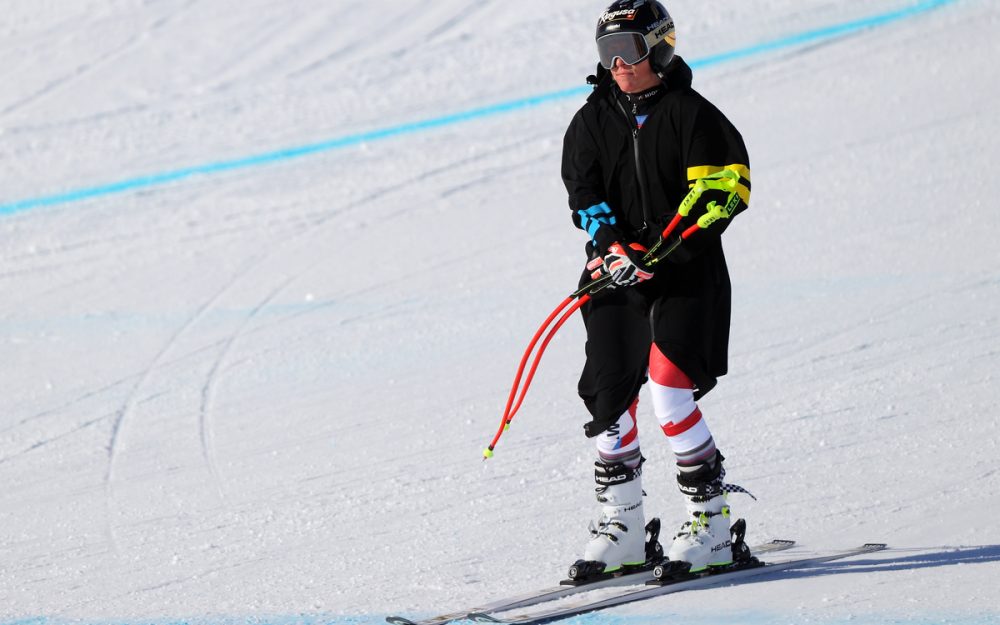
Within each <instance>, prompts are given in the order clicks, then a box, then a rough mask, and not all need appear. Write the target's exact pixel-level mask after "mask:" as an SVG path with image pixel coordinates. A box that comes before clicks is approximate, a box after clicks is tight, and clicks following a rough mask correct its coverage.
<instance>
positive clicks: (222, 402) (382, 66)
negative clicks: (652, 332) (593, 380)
mask: <svg viewBox="0 0 1000 625" xmlns="http://www.w3.org/2000/svg"><path fill="white" fill-rule="evenodd" d="M931 5H939V6H933V7H932V6H931ZM914 7H915V8H918V9H926V8H933V10H930V11H921V12H914V13H913V14H912V15H907V16H905V19H898V20H892V21H886V22H885V23H880V24H878V25H876V26H873V27H871V28H866V29H863V30H860V31H853V32H848V33H843V34H841V35H838V36H835V37H826V36H822V37H821V36H815V37H806V38H803V39H802V41H799V42H797V43H790V42H788V41H786V43H785V44H783V45H782V46H781V47H779V48H777V49H774V50H771V51H766V52H761V51H758V52H757V53H754V54H749V53H747V54H741V55H737V56H736V57H735V58H732V59H730V60H726V61H724V62H718V63H715V64H711V65H709V66H707V67H704V68H702V69H699V70H698V71H697V72H696V76H695V85H696V87H697V88H698V89H700V90H701V91H702V92H703V93H705V94H706V95H707V96H709V97H710V98H711V99H712V100H713V101H715V102H716V103H717V104H718V105H719V106H720V108H722V109H723V110H724V111H725V112H726V113H727V115H728V116H729V117H730V118H731V119H733V121H734V122H735V123H736V124H737V126H738V127H739V128H740V129H741V130H742V132H743V134H744V136H745V138H746V140H747V143H748V146H749V148H750V152H751V158H752V165H753V173H754V180H753V182H754V195H753V203H752V209H751V210H750V211H749V212H747V213H746V214H745V215H743V216H742V217H740V219H739V220H738V222H737V223H735V224H734V225H733V227H732V228H730V229H729V230H728V232H727V234H726V243H727V254H728V257H729V260H730V266H731V270H732V274H733V282H734V299H735V303H734V319H733V336H732V344H731V362H730V370H731V371H730V375H729V376H727V377H725V378H723V379H722V380H721V382H720V384H719V387H718V388H717V390H715V391H713V392H712V394H710V395H709V396H708V397H707V398H706V399H705V400H704V401H703V402H702V408H703V411H704V412H705V414H706V418H707V419H708V420H709V423H710V424H711V427H712V429H713V432H714V434H715V437H716V440H717V441H718V442H719V444H720V447H721V448H722V449H723V450H724V451H725V452H726V454H727V456H728V458H729V462H728V469H729V472H730V478H731V479H732V480H733V481H735V482H737V483H739V484H742V485H743V486H746V487H748V488H749V489H751V490H752V491H754V492H755V494H756V495H757V496H758V497H759V499H760V501H759V502H756V503H755V502H752V501H749V500H746V499H745V498H740V499H735V500H734V501H733V504H734V509H735V510H736V511H737V512H738V513H739V514H740V515H741V516H746V518H747V519H748V521H749V524H750V534H751V540H754V541H756V540H765V539H768V538H774V537H785V538H794V539H797V540H798V541H800V543H801V544H802V545H804V546H805V548H811V549H816V550H822V549H825V548H832V547H838V546H850V545H855V544H860V543H863V542H869V541H886V542H889V543H890V544H891V546H892V547H893V548H894V549H893V550H891V551H888V552H886V553H884V554H879V555H878V556H871V557H867V558H863V559H861V561H858V560H854V561H849V562H845V563H839V564H834V565H830V566H826V567H823V568H821V569H815V570H808V571H801V572H793V573H785V574H781V575H776V576H772V577H767V578H764V579H762V580H761V581H759V582H756V583H752V584H746V585H743V586H740V587H733V588H718V589H710V590H703V591H697V592H691V593H683V594H679V595H673V596H669V597H664V598H661V599H654V600H650V601H647V602H643V603H639V604H635V605H632V606H627V607H622V608H618V609H615V610H609V611H607V612H605V613H602V614H596V615H590V616H587V617H582V618H579V619H576V620H575V621H573V622H577V623H591V624H596V623H630V624H632V623H663V622H696V623H701V624H708V623H804V622H818V623H841V622H848V621H849V622H854V623H859V622H860V623H908V624H915V623H919V624H924V623H945V622H948V623H962V624H971V623H996V622H1000V609H998V608H997V603H996V592H997V588H998V583H997V579H998V575H1000V540H998V538H997V536H998V532H997V529H998V522H997V518H998V513H1000V504H998V503H997V497H998V495H1000V472H998V468H997V458H998V438H1000V410H998V403H1000V401H998V398H1000V391H998V381H997V372H998V371H997V370H998V364H1000V253H998V251H997V247H996V241H995V239H996V236H997V232H998V229H1000V216H998V213H997V211H996V210H995V206H994V202H995V200H994V199H993V198H994V196H995V194H996V190H995V188H994V187H995V186H996V185H995V184H993V181H992V179H991V178H990V176H991V175H992V174H991V173H990V172H991V170H990V167H991V166H995V165H996V163H997V162H1000V148H998V147H997V137H998V136H1000V122H998V118H997V96H998V94H1000V85H998V78H1000V69H998V65H997V63H996V59H997V58H998V54H1000V43H998V41H1000V7H998V5H997V4H996V2H992V1H990V0H955V1H954V2H947V1H945V2H931V3H928V2H915V1H907V0H892V1H889V0H884V1H882V0H878V1H876V0H870V1H868V2H863V3H862V2H852V3H842V2H836V3H835V2H827V1H821V0H760V1H758V2H753V3H737V2H732V3H703V2H694V1H681V0H675V1H674V2H672V3H671V4H670V8H671V11H672V12H673V14H674V17H675V19H676V21H677V23H678V28H679V41H680V44H679V45H680V52H681V53H682V54H683V55H684V56H685V57H686V58H687V59H688V60H690V61H696V60H699V59H709V58H711V57H712V56H713V55H718V54H722V53H726V52H729V51H733V50H750V49H753V48H754V47H755V46H760V45H761V44H766V43H767V42H774V41H780V40H783V39H785V38H787V37H789V36H793V35H797V34H801V33H816V32H818V31H819V30H820V29H824V28H827V27H830V26H832V25H837V24H843V23H846V22H851V21H853V20H861V19H867V18H869V17H871V16H876V15H880V14H884V13H887V12H893V11H897V10H899V9H905V8H914ZM602 8H603V2H579V1H576V0H552V1H550V2H547V3H537V2H526V1H520V0H517V1H505V2H489V1H483V0H480V1H478V2H470V1H467V0H438V1H436V2H433V3H422V2H413V1H405V2H404V1H402V0H400V1H399V2H394V3H353V2H352V3H348V2H317V1H308V0H285V1H284V2H280V3H279V2H270V1H267V2H266V1H263V0H242V1H239V2H237V1H236V0H202V1H197V0H156V1H154V0H78V1H76V2H72V3H69V2H55V1H53V0H30V1H29V0H7V1H6V2H4V7H3V10H2V12H0V56H2V58H3V59H4V61H3V63H2V66H0V77H2V85H3V88H2V90H0V168H2V171H3V172H4V175H3V176H2V178H0V205H2V206H4V207H5V208H6V209H7V210H0V288H2V289H3V293H4V296H3V298H2V300H0V345H2V348H0V355H2V369H0V370H2V375H0V479H2V484H3V488H2V489H0V622H2V623H4V624H11V623H35V622H42V621H49V622H66V621H82V622H86V623H95V624H97V623H101V624H103V623H109V622H114V623H122V624H131V623H173V622H178V621H182V620H183V621H185V622H204V623H212V624H216V623H219V624H228V623H243V622H268V623H276V624H282V625H284V624H289V625H291V624H293V623H296V624H297V623H304V624H314V623H376V622H379V621H380V620H381V618H382V617H384V615H386V614H389V613H404V614H407V615H410V616H424V615H430V614H433V613H436V612H440V611H444V610H449V609H453V608H458V607H461V606H463V605H469V604H475V603H477V602H481V601H483V600H486V599H490V598H494V597H496V596H497V595H504V594H508V593H512V592H520V591H524V590H529V589H532V588H535V587H539V586H549V585H551V583H552V582H553V581H554V580H555V579H556V578H558V577H559V576H560V575H562V573H563V572H564V568H565V565H566V564H567V563H568V562H570V561H572V560H573V559H574V558H576V557H577V556H578V555H579V551H580V549H581V547H582V544H583V542H584V541H585V540H586V525H587V522H588V521H589V520H590V519H591V518H592V517H594V516H596V514H597V509H596V505H595V503H594V501H593V493H592V485H591V474H592V459H593V447H592V443H591V442H590V441H588V440H587V439H585V438H584V436H583V435H582V430H581V424H582V423H583V422H584V421H585V420H586V415H585V413H584V410H583V407H582V404H581V402H580V401H579V400H578V399H577V397H576V394H575V383H576V378H577V375H578V372H579V369H580V367H581V364H582V359H583V334H582V328H581V327H580V324H579V322H573V323H570V324H567V326H565V327H564V329H563V330H562V331H561V332H560V334H559V336H558V337H557V339H556V340H555V341H554V342H553V343H552V345H551V346H550V347H549V350H548V352H547V354H546V357H545V359H544V361H543V363H542V367H541V369H540V373H539V375H538V377H537V379H536V381H535V383H534V385H533V387H532V391H531V394H530V395H529V397H528V400H527V403H526V404H525V407H524V408H523V410H522V412H521V414H520V415H519V416H518V418H517V420H516V421H515V423H514V427H513V428H512V429H511V431H510V432H508V433H507V434H506V435H505V438H504V439H502V441H501V442H500V445H499V447H498V449H497V455H496V457H495V458H494V459H492V460H491V461H489V462H487V463H483V462H482V461H481V459H480V453H481V450H482V448H483V447H484V446H485V444H486V443H487V442H488V441H489V438H490V437H491V436H492V433H493V432H494V430H495V427H496V424H497V422H498V420H499V415H500V411H501V409H502V407H503V403H504V401H505V400H506V396H507V391H508V389H509V384H510V380H511V376H512V374H513V370H514V368H515V365H516V363H517V361H518V359H519V358H520V356H521V352H522V350H523V348H524V346H525V344H526V343H527V341H528V339H529V338H530V336H531V334H532V333H533V332H534V330H535V329H536V327H537V325H538V324H539V323H540V322H541V320H542V319H543V318H544V317H545V315H546V314H547V313H548V312H549V311H550V310H551V308H552V307H553V306H555V305H556V304H557V303H558V302H559V301H560V300H561V299H562V298H563V297H564V296H565V295H566V294H567V293H568V292H569V291H570V290H571V289H572V287H573V285H574V283H575V280H576V278H577V276H578V273H579V270H580V268H581V265H582V262H583V256H582V251H581V250H582V243H583V236H582V235H581V233H579V232H578V231H575V230H574V229H573V228H572V226H571V225H570V222H569V219H568V211H567V209H566V207H565V194H564V190H563V188H562V184H561V182H560V179H559V157H560V150H561V139H562V133H563V132H564V130H565V127H566V124H567V123H568V121H569V119H570V117H571V116H572V114H573V112H574V111H575V110H576V108H577V107H578V106H579V105H580V103H581V101H582V98H583V95H574V96H571V97H551V98H547V99H545V102H542V103H540V104H538V105H536V106H528V107H521V108H518V109H516V110H513V111H511V112H508V113H505V114H494V113H488V114H481V115H476V116H474V118H473V119H469V120H467V121H462V122H459V121H452V122H448V123H439V124H436V125H435V126H434V127H432V128H421V127H420V126H419V125H415V124H419V123H420V122H422V121H424V120H431V119H436V118H439V117H441V116H444V115H450V114H460V113H463V112H465V111H472V110H477V109H481V108H482V107H488V106H492V105H495V104H498V103H504V102H513V101H518V100H521V99H524V98H531V97H534V96H539V95H546V94H552V93H554V92H555V91H559V90H564V89H573V88H575V87H579V86H581V85H582V80H583V78H584V76H585V75H586V74H587V73H588V72H589V71H591V70H592V68H593V63H594V58H593V57H594V51H593V44H592V41H591V36H592V26H593V22H594V19H595V17H596V15H597V14H598V13H599V12H600V10H601V9H602ZM581 94H582V92H581ZM543 99H544V98H543ZM400 126H403V127H406V128H408V130H406V131H405V132H400V133H398V134H397V135H396V136H393V137H389V138H384V139H379V138H378V137H377V133H378V132H379V131H380V130H381V129H385V128H393V127H400ZM359 133H360V135H361V137H362V138H359V139H356V140H353V141H350V142H346V143H345V144H344V145H341V146H340V147H335V146H334V147H328V148H327V149H324V150H322V151H319V152H317V153H315V154H312V155H310V156H303V157H299V158H284V157H281V158H273V159H269V160H266V161H261V162H257V163H245V164H244V165H242V166H240V167H235V168H232V167H230V168H227V167H215V168H213V164H215V165H218V164H220V163H227V162H232V161H234V160H238V159H242V158H245V157H248V156H253V155H260V154H266V153H271V152H273V151H276V150H283V149H286V148H289V147H295V146H304V145H310V144H315V143H317V142H322V141H329V140H336V139H338V138H343V137H352V136H354V137H357V136H358V135H359ZM365 133H369V134H367V135H366V134H365ZM365 137H367V138H365ZM190 167H201V168H202V170H200V171H201V172H202V173H200V174H195V175H190V176H187V177H183V178H179V179H177V180H175V181H173V182H163V181H161V182H157V183H156V184H141V183H139V184H131V185H126V187H127V188H124V187H123V188H121V189H119V190H117V191H116V190H115V189H114V188H112V187H103V188H104V191H102V192H100V193H96V194H94V195H93V196H92V197H89V199H88V198H87V197H84V196H83V195H81V196H80V197H79V199H76V200H72V199H66V200H65V201H60V202H54V203H52V204H51V205H48V206H44V205H43V206H35V207H33V208H32V207H28V206H27V205H21V206H22V207H21V208H18V209H14V208H12V207H13V206H14V205H15V204H16V203H18V202H21V201H23V200H30V199H32V198H35V199H37V198H43V197H48V196H52V195H58V194H63V193H67V192H73V191H75V190H81V189H93V188H95V187H102V185H109V184H114V183H116V182H119V181H125V180H132V181H133V182H134V181H135V180H136V179H137V178H140V177H144V176H156V175H162V174H169V173H170V172H177V171H179V170H183V169H185V168H190ZM646 405H647V408H645V409H643V408H642V404H640V410H641V412H642V413H643V415H642V419H643V420H642V421H641V423H640V427H641V430H642V433H643V434H642V435H643V437H644V439H643V440H645V441H646V442H645V444H644V446H643V449H644V452H645V454H646V456H647V457H648V458H649V462H648V464H647V465H646V468H647V470H646V480H645V488H646V491H647V493H648V494H649V497H648V499H647V510H648V511H649V512H650V513H655V514H658V515H659V516H661V517H662V518H663V519H664V522H665V524H666V526H667V527H673V526H675V525H676V524H679V523H680V520H681V513H682V506H681V502H680V498H679V495H678V494H677V492H676V489H675V486H674V485H673V484H672V479H673V478H672V471H671V466H670V462H669V459H670V455H669V453H668V449H667V445H666V443H665V441H663V440H662V435H660V434H659V433H658V432H657V428H656V427H655V420H654V419H653V418H652V415H651V414H649V411H648V402H646Z"/></svg>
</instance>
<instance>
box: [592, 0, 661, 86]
mask: <svg viewBox="0 0 1000 625" xmlns="http://www.w3.org/2000/svg"><path fill="white" fill-rule="evenodd" d="M596 38H597V53H598V55H599V56H600V59H601V65H602V66H603V67H604V68H605V69H611V68H612V67H613V66H614V64H615V59H617V58H620V59H621V60H622V61H623V62H624V63H626V64H628V65H635V64H636V63H639V62H641V61H642V60H643V59H645V58H646V57H649V59H650V64H651V65H652V67H653V71H655V72H657V73H662V72H663V71H664V70H665V69H666V68H667V65H669V64H670V61H671V60H672V59H673V58H674V45H675V41H676V40H675V37H674V20H673V19H672V18H671V17H670V13H668V12H667V9H666V8H664V6H663V5H662V4H660V3H659V2H656V0H617V2H614V3H613V4H612V5H611V6H609V7H608V8H607V9H605V11H604V13H602V14H601V17H600V19H598V20H597V35H596Z"/></svg>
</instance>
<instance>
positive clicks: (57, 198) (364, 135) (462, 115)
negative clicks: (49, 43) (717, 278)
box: [0, 0, 958, 216]
mask: <svg viewBox="0 0 1000 625" xmlns="http://www.w3.org/2000/svg"><path fill="white" fill-rule="evenodd" d="M957 1H958V0H922V1H920V2H917V3H915V4H913V5H911V6H908V7H906V8H903V9H898V10H895V11H890V12H888V13H882V14H879V15H875V16H872V17H867V18H864V19H859V20H855V21H852V22H846V23H843V24H838V25H834V26H829V27H826V28H820V29H816V30H810V31H806V32H804V33H800V34H797V35H792V36H788V37H783V38H780V39H775V40H773V41H768V42H764V43H761V44H757V45H754V46H750V47H746V48H740V49H737V50H732V51H730V52H724V53H722V54H716V55H713V56H708V57H705V58H700V59H695V60H693V61H690V62H689V63H690V65H691V66H692V67H694V68H704V67H710V66H713V65H719V64H722V63H727V62H730V61H735V60H738V59H745V58H747V57H752V56H756V55H760V54H764V53H767V52H773V51H775V50H781V49H787V48H794V47H796V46H800V45H802V44H806V43H814V42H817V41H822V40H826V39H833V38H835V37H840V36H844V35H848V34H851V33H855V32H858V31H860V30H864V29H868V28H874V27H878V26H884V25H886V24H890V23H892V22H896V21H899V20H902V19H905V18H909V17H913V16H916V15H919V14H921V13H925V12H927V11H931V10H933V9H937V8H939V7H942V6H944V5H947V4H952V3H954V2H957ZM589 92H590V87H589V86H582V87H573V88H570V89H563V90H560V91H553V92H549V93H544V94H541V95H537V96H532V97H528V98H521V99H517V100H510V101H508V102H501V103H499V104H493V105H489V106H484V107H480V108H474V109H470V110H467V111H461V112H458V113H452V114H450V115H444V116H442V117H435V118H432V119H426V120H423V121H417V122H410V123H405V124H399V125H396V126H389V127H387V128H382V129H377V130H371V131H368V132H360V133H355V134H350V135H346V136H343V137H338V138H335V139H330V140H326V141H320V142H318V143H310V144H306V145H302V146H297V147H290V148H285V149H281V150H274V151H270V152H263V153H261V154H256V155H253V156H247V157H244V158H238V159H232V160H226V161H218V162H215V163H207V164H203V165H194V166H191V167H185V168H181V169H176V170H172V171H166V172H162V173H156V174H149V175H146V176H138V177H135V178H127V179H124V180H120V181H118V182H112V183H108V184H102V185H97V186H92V187H84V188H80V189H74V190H71V191H66V192H63V193H56V194H52V195H42V196H37V197H32V198H26V199H22V200H16V201H12V202H7V203H4V204H0V216H5V215H14V214H16V213H21V212H24V211H27V210H30V209H34V208H41V207H46V206H56V205H60V204H70V203H73V202H80V201H83V200H89V199H93V198H98V197H103V196H108V195H117V194H120V193H126V192H128V191H135V190H138V189H147V188H150V187H157V186H162V185H165V184H168V183H171V182H177V181H180V180H184V179H186V178H190V177H192V176H199V175H211V174H218V173H223V172H228V171H235V170H240V169H249V168H253V167H261V166H264V165H270V164H274V163H279V162H283V161H289V160H292V159H296V158H301V157H304V156H309V155H312V154H318V153H322V152H331V151H334V150H341V149H344V148H347V147H351V146H356V145H359V144H361V143H368V142H373V141H380V140H383V139H389V138H392V137H398V136H401V135H408V134H414V133H418V132H424V131H428V130H433V129H435V128H441V127H443V126H450V125H453V124H458V123H462V122H468V121H473V120H477V119H482V118H485V117H494V116H497V115H502V114H506V113H512V112H515V111H520V110H523V109H527V108H532V107H536V106H539V105H542V104H546V103H549V102H555V101H558V100H565V99H568V98H577V97H581V96H583V95H584V94H587V93H589Z"/></svg>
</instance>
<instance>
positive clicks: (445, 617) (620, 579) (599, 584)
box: [385, 540, 795, 625]
mask: <svg viewBox="0 0 1000 625" xmlns="http://www.w3.org/2000/svg"><path fill="white" fill-rule="evenodd" d="M793 546H795V541H794V540H772V541H770V542H767V543H763V544H760V545H757V546H756V547H753V548H752V549H751V551H752V552H753V553H754V554H758V553H774V552H776V551H784V550H785V549H790V548H792V547H793ZM653 580H654V577H653V568H652V567H649V568H645V569H641V570H638V571H634V572H630V573H624V574H621V575H617V576H608V577H604V578H600V579H597V580H594V581H589V582H577V581H572V580H563V581H562V582H561V583H560V585H559V586H555V587H552V588H545V589H543V590H536V591H532V592H528V593H524V594H521V595H514V596H512V597H506V598H504V599H498V600H496V601H492V602H490V603H487V604H484V605H481V606H477V607H474V608H469V609H466V610H459V611H456V612H450V613H448V614H441V615H438V616H433V617H430V618H427V619H423V620H420V621H412V620H410V619H408V618H405V617H402V616H389V617H386V619H385V620H386V622H388V623H392V624H393V625H444V624H445V623H450V622H452V621H460V620H465V619H469V618H471V617H472V616H471V615H473V614H477V615H488V614H490V613H497V612H509V611H511V610H517V609H519V608H527V607H531V606H534V605H538V604H540V603H545V602H547V601H554V600H556V599H563V598H565V597H570V596H572V595H576V594H579V593H583V592H590V591H591V590H597V589H600V588H614V587H619V586H641V585H643V584H646V583H647V582H650V581H653Z"/></svg>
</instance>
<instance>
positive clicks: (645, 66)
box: [611, 57, 660, 93]
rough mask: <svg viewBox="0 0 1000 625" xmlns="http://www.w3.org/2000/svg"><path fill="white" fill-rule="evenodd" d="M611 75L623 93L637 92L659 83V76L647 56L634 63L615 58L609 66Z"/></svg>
mask: <svg viewBox="0 0 1000 625" xmlns="http://www.w3.org/2000/svg"><path fill="white" fill-rule="evenodd" d="M611 77H612V78H614V79H615V82H616V83H618V88H619V89H621V90H622V91H624V92H625V93H639V92H640V91H645V90H646V89H651V88H653V87H655V86H656V85H658V84H660V77H659V76H657V75H656V72H654V71H653V68H652V67H651V66H650V64H649V57H647V58H645V59H643V60H641V61H639V62H638V63H636V64H635V65H626V64H625V62H624V61H622V60H621V58H620V57H619V58H616V59H615V64H614V66H613V67H612V68H611Z"/></svg>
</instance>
